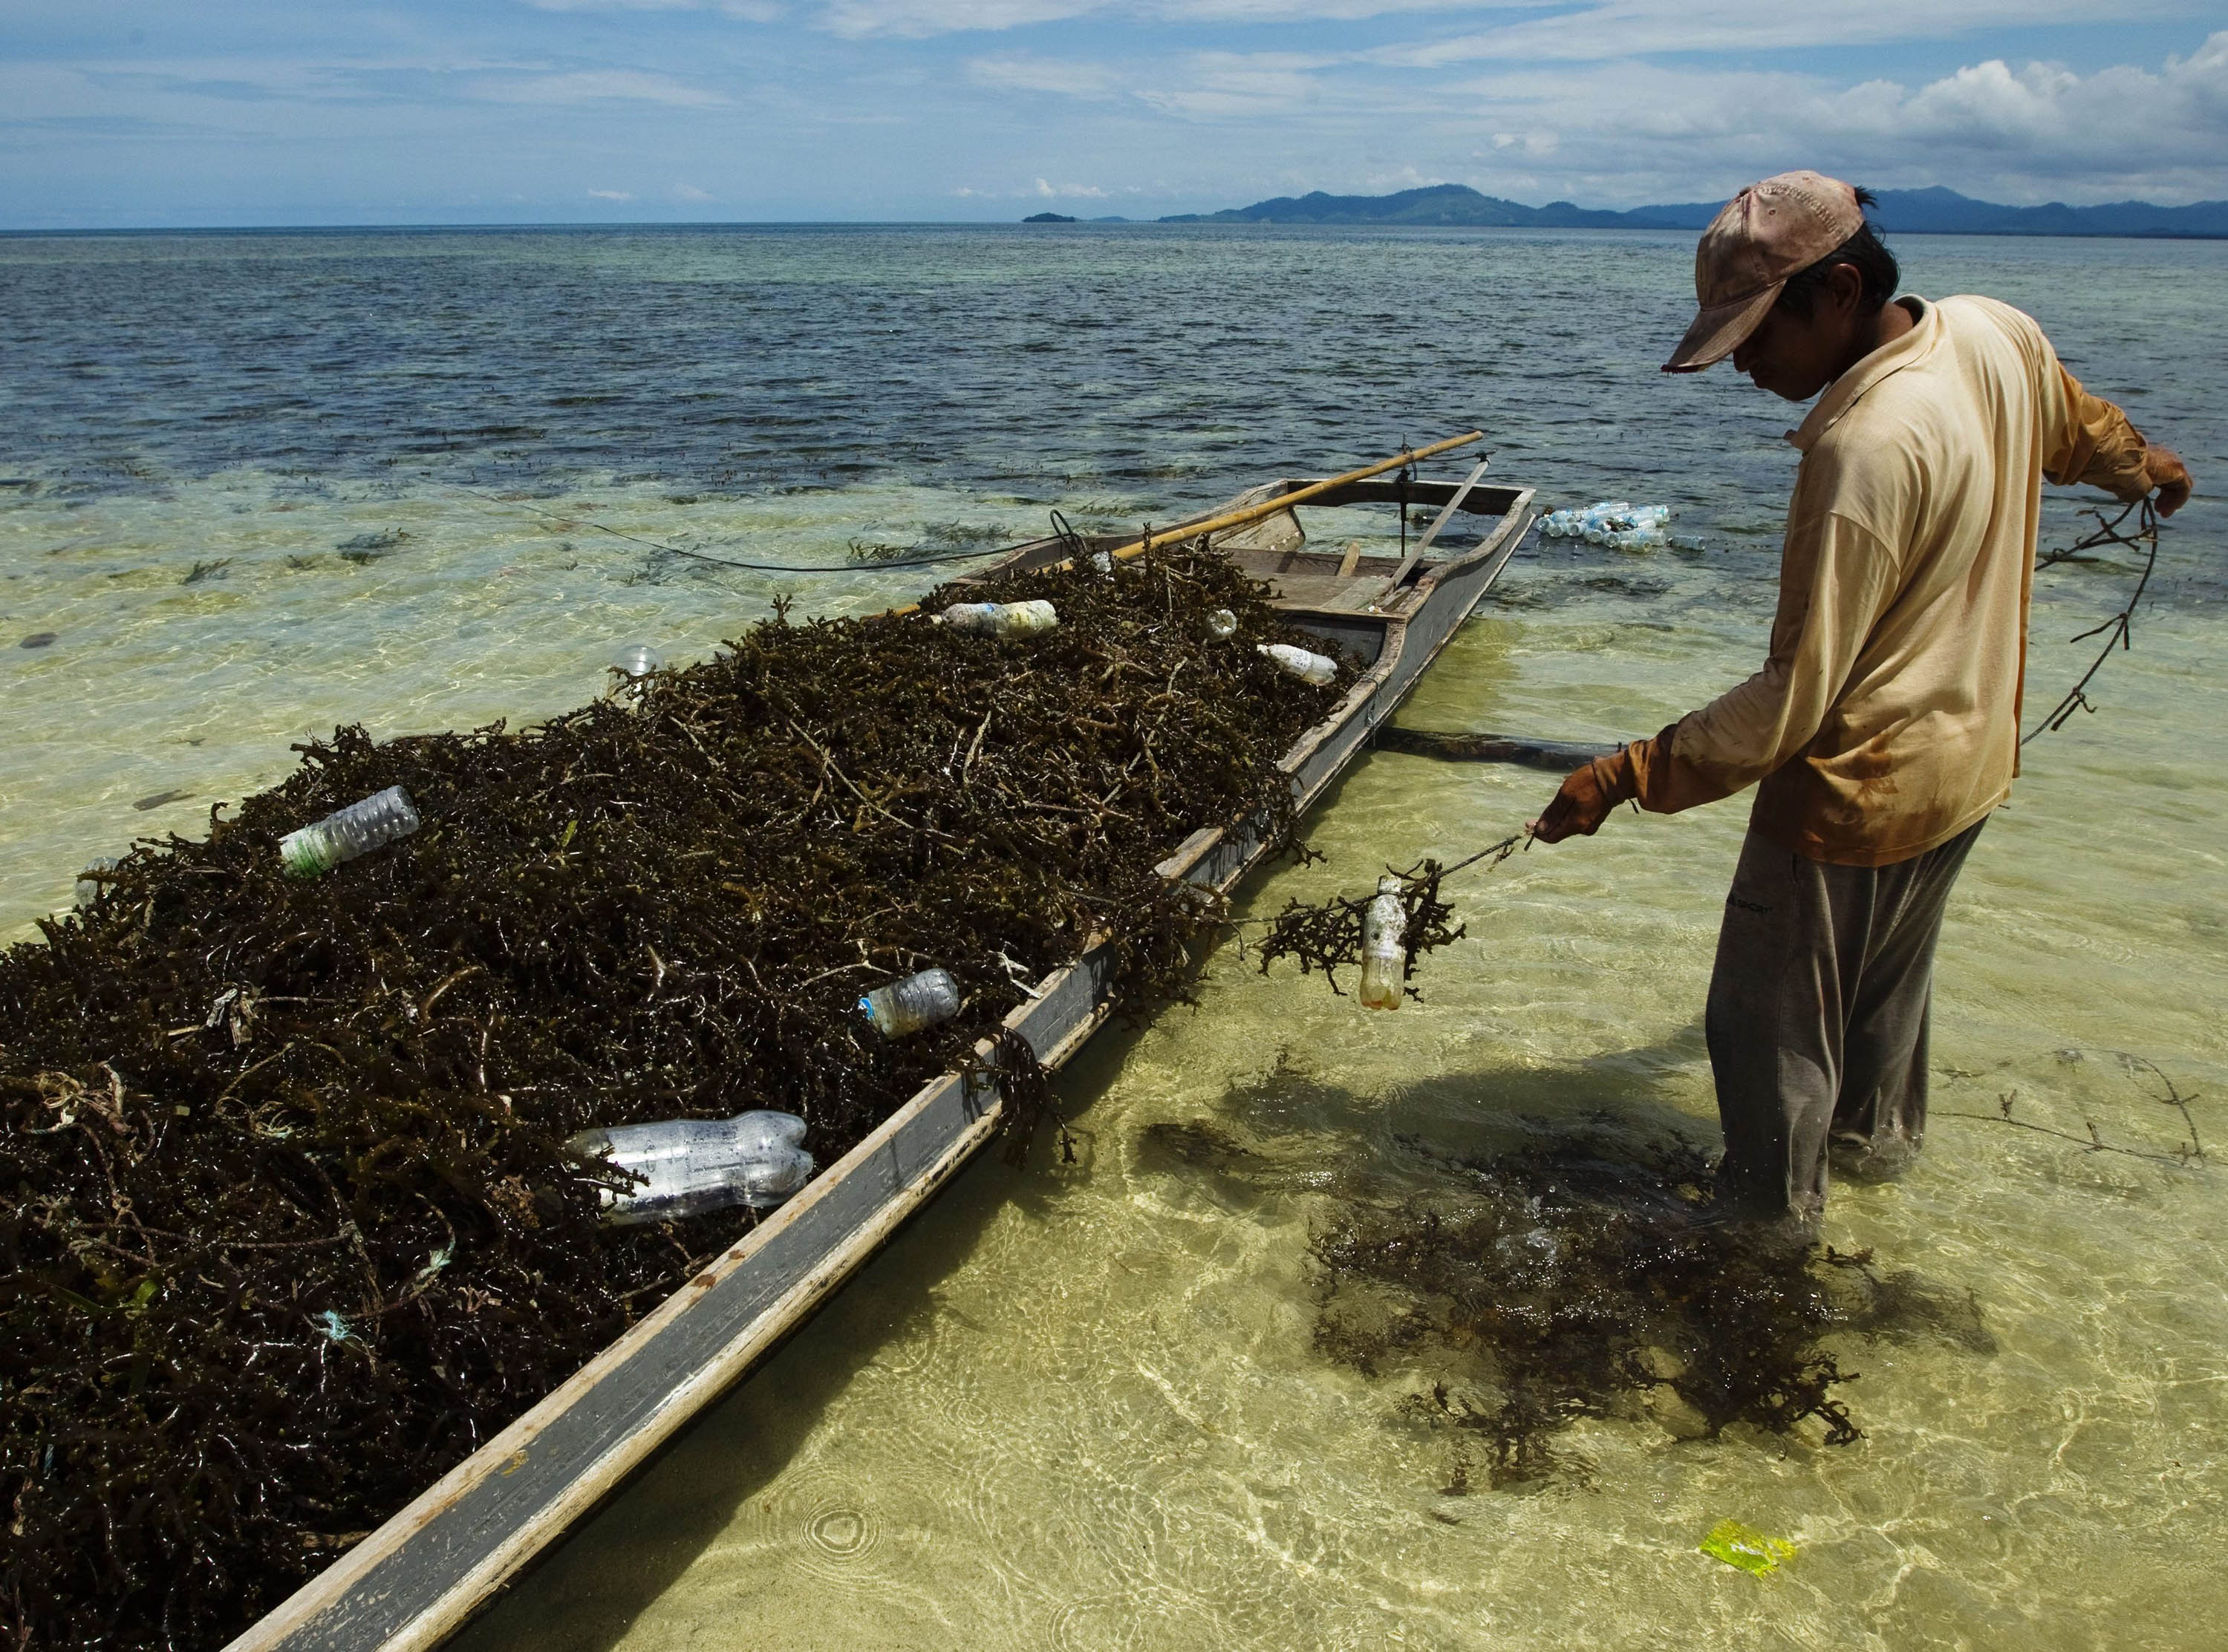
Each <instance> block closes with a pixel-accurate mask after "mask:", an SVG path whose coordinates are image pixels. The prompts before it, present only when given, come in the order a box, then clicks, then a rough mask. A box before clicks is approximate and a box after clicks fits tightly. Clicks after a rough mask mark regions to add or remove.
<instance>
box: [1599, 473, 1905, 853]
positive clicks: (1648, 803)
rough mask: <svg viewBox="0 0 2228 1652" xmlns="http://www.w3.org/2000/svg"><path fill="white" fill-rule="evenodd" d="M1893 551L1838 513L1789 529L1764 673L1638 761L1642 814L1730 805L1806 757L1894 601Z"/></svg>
mask: <svg viewBox="0 0 2228 1652" xmlns="http://www.w3.org/2000/svg"><path fill="white" fill-rule="evenodd" d="M1896 582H1897V557H1896V553H1895V552H1894V550H1893V548H1892V547H1891V546H1890V545H1886V544H1885V543H1884V542H1883V541H1882V540H1881V539H1879V536H1878V535H1877V534H1875V533H1873V532H1872V530H1871V529H1869V528H1867V527H1866V526H1864V525H1863V524H1862V523H1860V522H1858V521H1856V520H1853V519H1852V518H1850V517H1847V516H1845V515H1842V514H1841V513H1839V512H1836V511H1831V510H1828V511H1823V512H1819V513H1813V514H1808V515H1802V514H1798V515H1797V516H1796V518H1795V519H1794V520H1791V521H1790V522H1789V527H1788V533H1787V540H1786V547H1785V550H1784V551H1783V553H1782V558H1781V563H1780V575H1779V612H1778V616H1777V618H1776V619H1775V620H1774V621H1773V622H1772V627H1771V653H1770V657H1769V658H1768V659H1767V660H1765V661H1764V668H1763V669H1762V670H1761V671H1758V672H1757V673H1756V674H1755V675H1754V676H1752V677H1751V678H1750V679H1748V680H1747V681H1746V682H1745V683H1742V684H1741V685H1740V686H1738V687H1736V688H1733V689H1731V690H1729V691H1728V692H1725V693H1723V694H1720V695H1719V697H1718V698H1716V699H1714V700H1712V701H1711V702H1710V703H1709V704H1708V705H1705V706H1704V707H1702V709H1701V710H1700V711H1691V712H1689V713H1687V716H1685V717H1683V718H1681V719H1680V720H1679V721H1678V722H1677V723H1675V724H1673V725H1672V726H1671V727H1670V728H1668V729H1666V730H1664V731H1663V732H1662V733H1661V734H1660V735H1658V736H1656V737H1655V739H1653V740H1651V741H1648V742H1646V743H1644V746H1643V747H1642V748H1636V749H1635V750H1634V753H1633V757H1634V769H1635V772H1636V780H1637V782H1638V787H1639V796H1640V804H1641V807H1642V808H1646V809H1650V810H1653V811H1655V813H1660V814H1671V813H1676V812H1678V811H1679V810H1681V809H1687V808H1693V807H1694V806H1696V805H1697V804H1700V803H1710V802H1714V801H1715V800H1718V799H1719V798H1721V797H1730V796H1731V795H1732V794H1734V793H1735V792H1738V791H1739V790H1741V789H1742V788H1744V787H1746V786H1751V785H1753V784H1754V783H1755V782H1756V781H1759V780H1761V779H1763V778H1764V776H1765V775H1769V774H1770V773H1771V772H1772V770H1774V769H1777V768H1778V767H1779V766H1780V765H1781V764H1782V763H1783V762H1787V761H1788V760H1789V758H1791V757H1793V756H1796V754H1798V753H1799V752H1801V751H1802V749H1803V748H1804V747H1806V746H1808V745H1809V743H1810V742H1811V740H1812V739H1813V738H1814V737H1815V736H1816V735H1817V732H1818V730H1819V728H1820V726H1821V724H1823V723H1824V722H1825V719H1826V714H1827V713H1828V711H1830V710H1831V709H1832V707H1833V705H1834V701H1835V699H1836V698H1839V696H1840V694H1841V687H1842V685H1843V684H1844V683H1845V682H1847V680H1848V676H1849V671H1850V668H1851V667H1852V666H1853V664H1854V663H1855V661H1856V659H1857V655H1858V654H1859V652H1860V650H1861V649H1862V648H1863V647H1864V643H1865V639H1866V636H1867V635H1869V634H1870V633H1871V631H1872V628H1873V623H1874V622H1876V621H1877V620H1878V619H1879V616H1880V614H1881V612H1882V610H1883V609H1885V607H1886V606H1887V603H1889V601H1890V600H1891V599H1892V596H1894V593H1895V589H1896Z"/></svg>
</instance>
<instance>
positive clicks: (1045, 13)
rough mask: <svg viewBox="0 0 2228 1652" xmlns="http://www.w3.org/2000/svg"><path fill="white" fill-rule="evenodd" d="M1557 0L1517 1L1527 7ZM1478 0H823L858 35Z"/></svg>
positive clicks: (841, 27) (1276, 15)
mask: <svg viewBox="0 0 2228 1652" xmlns="http://www.w3.org/2000/svg"><path fill="white" fill-rule="evenodd" d="M1553 3H1554V0H1515V4H1516V5H1519V6H1531V5H1546V4H1553ZM1475 9H1476V0H823V10H822V12H821V14H820V16H821V20H822V22H823V24H824V26H825V27H827V28H829V29H832V30H834V31H835V32H836V34H839V35H846V36H848V37H850V38H853V39H858V38H861V37H864V36H868V35H895V36H899V37H900V38H911V39H919V38H922V37H925V36H927V35H952V34H962V33H967V32H970V31H983V30H995V29H1020V28H1024V27H1028V26H1029V25H1033V24H1039V23H1047V22H1060V21H1063V20H1066V19H1068V18H1074V17H1087V16H1101V15H1107V16H1118V17H1120V18H1122V19H1124V21H1127V22H1134V23H1160V24H1174V25H1197V24H1203V23H1293V22H1354V21H1357V20H1359V19H1361V18H1364V17H1380V16H1387V15H1390V14H1393V13H1399V12H1432V11H1450V10H1475Z"/></svg>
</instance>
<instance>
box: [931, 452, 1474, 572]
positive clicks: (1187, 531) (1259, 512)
mask: <svg viewBox="0 0 2228 1652" xmlns="http://www.w3.org/2000/svg"><path fill="white" fill-rule="evenodd" d="M1483 440H1485V432H1484V431H1466V432H1465V433H1463V435H1461V436H1450V437H1447V439H1446V440H1445V441H1444V442H1434V443H1431V445H1430V446H1428V447H1420V448H1410V449H1407V450H1405V451H1403V452H1400V453H1397V454H1395V455H1394V456H1393V457H1391V458H1389V459H1380V460H1379V461H1378V462H1376V463H1375V464H1366V465H1364V466H1362V467H1361V469H1359V470H1348V471H1347V472H1345V473H1344V474H1343V475H1336V476H1326V477H1324V478H1323V480H1322V481H1321V482H1310V483H1309V484H1308V485H1307V486H1306V487H1304V488H1297V489H1295V490H1294V491H1293V492H1291V493H1289V494H1278V495H1277V497H1276V498H1274V499H1264V500H1263V501H1261V502H1260V503H1259V504H1258V505H1248V506H1246V507H1245V508H1244V509H1242V510H1234V511H1225V512H1224V513H1222V514H1221V515H1220V516H1211V517H1209V518H1208V519H1207V520H1206V521H1204V522H1182V523H1179V524H1177V525H1176V526H1174V527H1172V528H1170V529H1169V530H1168V532H1167V533H1158V534H1156V533H1150V532H1148V533H1146V534H1145V536H1144V537H1143V538H1142V539H1132V540H1130V543H1129V544H1127V545H1117V547H1116V548H1115V549H1114V550H1113V551H1112V552H1109V553H1108V554H1110V555H1111V557H1112V558H1114V560H1115V561H1117V562H1127V561H1128V560H1129V559H1130V558H1132V557H1141V556H1143V555H1144V553H1145V552H1146V551H1147V550H1149V548H1151V546H1152V545H1155V544H1156V543H1158V544H1162V545H1165V544H1167V543H1168V541H1169V540H1170V539H1198V538H1199V537H1200V535H1201V534H1206V533H1221V532H1223V531H1224V530H1225V529H1226V528H1233V527H1244V526H1245V525H1246V524H1247V523H1249V522H1258V521H1259V520H1261V519H1262V518H1264V517H1266V516H1274V515H1275V514H1276V513H1277V512H1278V511H1288V510H1290V509H1291V508H1292V507H1293V506H1295V505H1303V504H1305V503H1306V502H1307V501H1309V500H1311V499H1317V498H1320V497H1322V495H1323V494H1327V493H1329V492H1330V491H1331V490H1332V489H1333V488H1343V487H1346V486H1347V485H1348V483H1350V482H1367V481H1368V480H1369V478H1370V477H1372V476H1381V475H1384V474H1385V473H1386V471H1388V470H1398V469H1399V468H1400V467H1401V466H1402V465H1404V464H1413V463H1414V462H1416V461H1417V460H1418V459H1430V458H1434V457H1436V456H1438V455H1439V454H1442V453H1447V452H1450V451H1452V450H1454V449H1456V448H1463V447H1468V446H1469V444H1470V443H1473V442H1482V441H1483ZM1074 565H1075V558H1072V557H1069V558H1066V559H1065V560H1063V561H1060V562H1056V563H1053V564H1052V566H1053V567H1055V568H1072V567H1073V566H1074ZM919 611H920V604H919V603H906V605H905V606H904V607H903V608H893V609H890V613H891V614H892V615H893V616H894V615H900V614H918V613H919Z"/></svg>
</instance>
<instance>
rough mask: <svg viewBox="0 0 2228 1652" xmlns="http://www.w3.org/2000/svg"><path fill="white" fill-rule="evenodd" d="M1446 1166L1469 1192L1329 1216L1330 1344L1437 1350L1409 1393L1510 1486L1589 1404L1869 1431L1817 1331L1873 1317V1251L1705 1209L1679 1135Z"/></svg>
mask: <svg viewBox="0 0 2228 1652" xmlns="http://www.w3.org/2000/svg"><path fill="white" fill-rule="evenodd" d="M1447 1168H1449V1169H1450V1170H1453V1171H1455V1172H1456V1173H1457V1176H1458V1178H1459V1183H1460V1188H1461V1190H1460V1192H1459V1193H1457V1194H1454V1195H1451V1196H1441V1197H1434V1198H1426V1199H1419V1200H1417V1201H1414V1202H1410V1203H1407V1204H1405V1205H1403V1206H1400V1207H1399V1208H1394V1209H1382V1208H1373V1207H1369V1206H1356V1207H1353V1208H1350V1209H1347V1210H1345V1211H1344V1212H1343V1213H1341V1215H1338V1216H1337V1217H1336V1218H1335V1219H1334V1220H1333V1221H1330V1222H1328V1225H1326V1226H1324V1227H1322V1228H1320V1229H1319V1230H1318V1231H1317V1233H1316V1235H1315V1239H1314V1242H1313V1247H1312V1252H1313V1259H1314V1261H1315V1264H1316V1268H1317V1280H1318V1287H1319V1306H1318V1315H1317V1320H1316V1346H1317V1348H1318V1349H1321V1350H1322V1352H1323V1353H1324V1354H1326V1355H1328V1356H1330V1357H1331V1358H1333V1359H1335V1360H1338V1361H1340V1362H1343V1363H1345V1364H1348V1365H1351V1366H1354V1367H1355V1368H1358V1369H1360V1370H1361V1371H1363V1372H1365V1373H1367V1374H1370V1375H1375V1374H1377V1373H1378V1372H1380V1370H1381V1369H1383V1368H1385V1367H1386V1366H1388V1365H1391V1364H1393V1363H1394V1362H1400V1363H1402V1364H1404V1365H1414V1364H1418V1363H1421V1364H1424V1365H1425V1366H1426V1367H1428V1368H1431V1380H1430V1386H1429V1387H1427V1388H1425V1389H1424V1390H1423V1391H1421V1392H1418V1393H1416V1394H1411V1395H1410V1396H1409V1398H1408V1400H1406V1401H1405V1409H1406V1410H1407V1411H1409V1412H1410V1413H1412V1414H1417V1415H1419V1416H1423V1417H1425V1418H1427V1419H1430V1420H1431V1421H1432V1422H1434V1423H1437V1424H1441V1425H1445V1426H1452V1427H1454V1428H1456V1429H1457V1430H1460V1431H1462V1437H1463V1439H1464V1441H1465V1442H1473V1441H1474V1442H1476V1443H1477V1444H1478V1445H1482V1449H1483V1451H1484V1455H1485V1458H1486V1466H1487V1468H1488V1470H1489V1477H1490V1478H1491V1479H1492V1481H1493V1483H1495V1484H1506V1483H1511V1482H1521V1481H1526V1480H1533V1479H1538V1478H1540V1477H1543V1476H1546V1475H1547V1474H1549V1473H1551V1472H1552V1471H1553V1470H1555V1469H1556V1468H1557V1467H1559V1466H1565V1465H1563V1464H1560V1462H1559V1457H1558V1454H1557V1452H1556V1450H1555V1445H1554V1441H1555V1437H1556V1436H1557V1435H1558V1434H1559V1432H1561V1431H1562V1430H1563V1429H1565V1427H1567V1426H1569V1425H1570V1424H1571V1423H1572V1422H1573V1421H1575V1420H1577V1419H1579V1418H1582V1417H1587V1416H1616V1415H1625V1414H1630V1413H1636V1412H1637V1411H1639V1410H1641V1409H1642V1408H1643V1407H1645V1408H1647V1409H1649V1410H1652V1411H1654V1412H1655V1414H1656V1416H1657V1417H1658V1419H1659V1420H1661V1421H1662V1422H1663V1423H1664V1424H1665V1425H1666V1426H1668V1427H1669V1428H1671V1429H1672V1431H1673V1432H1676V1433H1681V1434H1705V1433H1706V1434H1715V1433H1717V1432H1719V1431H1720V1430H1722V1429H1724V1428H1725V1427H1726V1426H1730V1425H1732V1424H1733V1423H1737V1422H1738V1423H1748V1424H1752V1425H1754V1426H1758V1427H1761V1428H1764V1429H1767V1430H1771V1431H1774V1432H1788V1431H1789V1430H1792V1429H1793V1428H1795V1427H1796V1425H1797V1424H1799V1423H1802V1421H1804V1420H1805V1419H1816V1420H1817V1421H1818V1422H1819V1423H1821V1424H1822V1425H1823V1428H1824V1438H1825V1441H1826V1443H1827V1444H1828V1445H1847V1444H1848V1443H1850V1442H1851V1441H1853V1440H1855V1439H1857V1438H1859V1437H1860V1434H1859V1430H1858V1428H1857V1426H1856V1424H1855V1422H1854V1421H1853V1419H1852V1418H1851V1417H1850V1414H1849V1412H1848V1409H1847V1406H1844V1405H1843V1404H1842V1403H1841V1400H1839V1399H1838V1398H1836V1397H1835V1395H1834V1389H1835V1388H1836V1387H1839V1386H1840V1385H1841V1384H1842V1383H1844V1382H1847V1381H1851V1380H1852V1379H1853V1375H1854V1374H1853V1373H1850V1372H1844V1371H1843V1370H1842V1369H1841V1366H1840V1365H1839V1363H1838V1362H1836V1360H1835V1358H1834V1355H1832V1354H1831V1353H1829V1352H1828V1351H1826V1350H1825V1349H1823V1348H1822V1347H1821V1343H1820V1338H1821V1336H1823V1335H1824V1334H1825V1333H1827V1332H1828V1330H1833V1329H1834V1328H1837V1327H1852V1328H1857V1329H1867V1328H1874V1324H1873V1319H1872V1318H1867V1315H1868V1313H1869V1312H1870V1304H1871V1303H1872V1301H1873V1298H1876V1297H1878V1296H1879V1282H1878V1281H1877V1280H1876V1279H1873V1277H1872V1276H1871V1274H1870V1272H1869V1271H1868V1267H1867V1263H1868V1260H1869V1259H1868V1258H1864V1257H1850V1256H1844V1255H1841V1254H1839V1253H1835V1252H1834V1251H1831V1250H1826V1251H1823V1252H1818V1251H1814V1250H1811V1249H1808V1248H1804V1247H1792V1246H1786V1245H1774V1244H1768V1243H1760V1242H1759V1241H1758V1236H1757V1234H1756V1233H1755V1232H1754V1231H1753V1230H1752V1229H1749V1228H1743V1227H1741V1226H1738V1225H1719V1224H1714V1223H1712V1222H1709V1221H1702V1220H1698V1219H1697V1217H1698V1214H1699V1211H1700V1208H1701V1202H1702V1199H1703V1196H1704V1190H1705V1188H1706V1186H1707V1185H1708V1182H1707V1177H1708V1164H1707V1161H1706V1159H1705V1158H1704V1157H1703V1156H1702V1155H1701V1154H1700V1152H1698V1151H1695V1150H1694V1149H1693V1148H1691V1147H1688V1146H1686V1145H1667V1146H1663V1147H1660V1148H1657V1149H1655V1150H1653V1151H1651V1152H1650V1153H1649V1154H1648V1155H1646V1156H1644V1157H1643V1158H1642V1159H1641V1160H1639V1161H1638V1162H1634V1161H1633V1160H1632V1159H1631V1158H1629V1157H1626V1156H1623V1155H1621V1154H1620V1153H1618V1152H1617V1151H1616V1150H1615V1149H1613V1148H1610V1147H1609V1146H1607V1145H1605V1144H1603V1143H1600V1142H1589V1141H1587V1140H1585V1139H1580V1140H1578V1141H1575V1142H1569V1143H1564V1144H1560V1145H1557V1146H1555V1147H1553V1148H1548V1149H1538V1150H1528V1151H1519V1152H1515V1153H1511V1154H1508V1155H1506V1156H1502V1157H1499V1158H1489V1159H1478V1160H1474V1161H1470V1160H1462V1161H1454V1162H1452V1163H1450V1164H1449V1165H1448V1166H1447ZM1905 1298H1909V1299H1911V1300H1913V1301H1917V1300H1921V1299H1922V1298H1920V1296H1918V1295H1917V1294H1914V1293H1913V1292H1911V1291H1910V1290H1908V1289H1906V1290H1905ZM1900 1299H1903V1298H1898V1300H1900ZM1925 1300H1926V1301H1928V1302H1929V1303H1930V1298H1926V1299H1925ZM1651 1396H1653V1397H1652V1398H1651ZM1459 1461H1460V1462H1461V1464H1463V1466H1461V1467H1460V1468H1459V1469H1458V1470H1457V1472H1458V1476H1459V1477H1460V1478H1461V1480H1462V1481H1463V1482H1464V1483H1466V1480H1467V1475H1468V1467H1467V1463H1468V1458H1467V1456H1466V1455H1464V1456H1463V1457H1461V1458H1460V1459H1459Z"/></svg>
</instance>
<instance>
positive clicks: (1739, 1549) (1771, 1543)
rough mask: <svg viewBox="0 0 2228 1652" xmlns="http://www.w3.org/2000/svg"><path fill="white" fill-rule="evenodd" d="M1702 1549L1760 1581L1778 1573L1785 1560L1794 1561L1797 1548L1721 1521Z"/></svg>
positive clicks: (1737, 1522)
mask: <svg viewBox="0 0 2228 1652" xmlns="http://www.w3.org/2000/svg"><path fill="white" fill-rule="evenodd" d="M1700 1547H1701V1551H1702V1553H1705V1554H1706V1555H1708V1556H1709V1557H1710V1558H1711V1559H1712V1560H1723V1561H1724V1562H1725V1564H1726V1565H1727V1566H1738V1567H1739V1568H1740V1569H1741V1570H1742V1571H1744V1572H1747V1573H1749V1575H1750V1576H1751V1577H1757V1578H1761V1577H1763V1576H1764V1574H1765V1573H1767V1572H1773V1571H1776V1570H1777V1569H1778V1566H1779V1563H1780V1562H1781V1561H1782V1560H1793V1559H1794V1558H1795V1545H1794V1544H1792V1543H1789V1542H1788V1541H1786V1540H1784V1539H1783V1538H1777V1537H1766V1536H1765V1535H1764V1534H1763V1533H1762V1532H1759V1531H1756V1530H1753V1529H1752V1528H1749V1527H1746V1526H1744V1525H1742V1524H1741V1523H1740V1521H1737V1520H1721V1521H1719V1522H1718V1523H1717V1524H1716V1525H1714V1526H1713V1527H1711V1528H1710V1534H1709V1535H1708V1536H1707V1537H1706V1538H1704V1539H1703V1540H1702V1541H1701V1544H1700Z"/></svg>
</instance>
